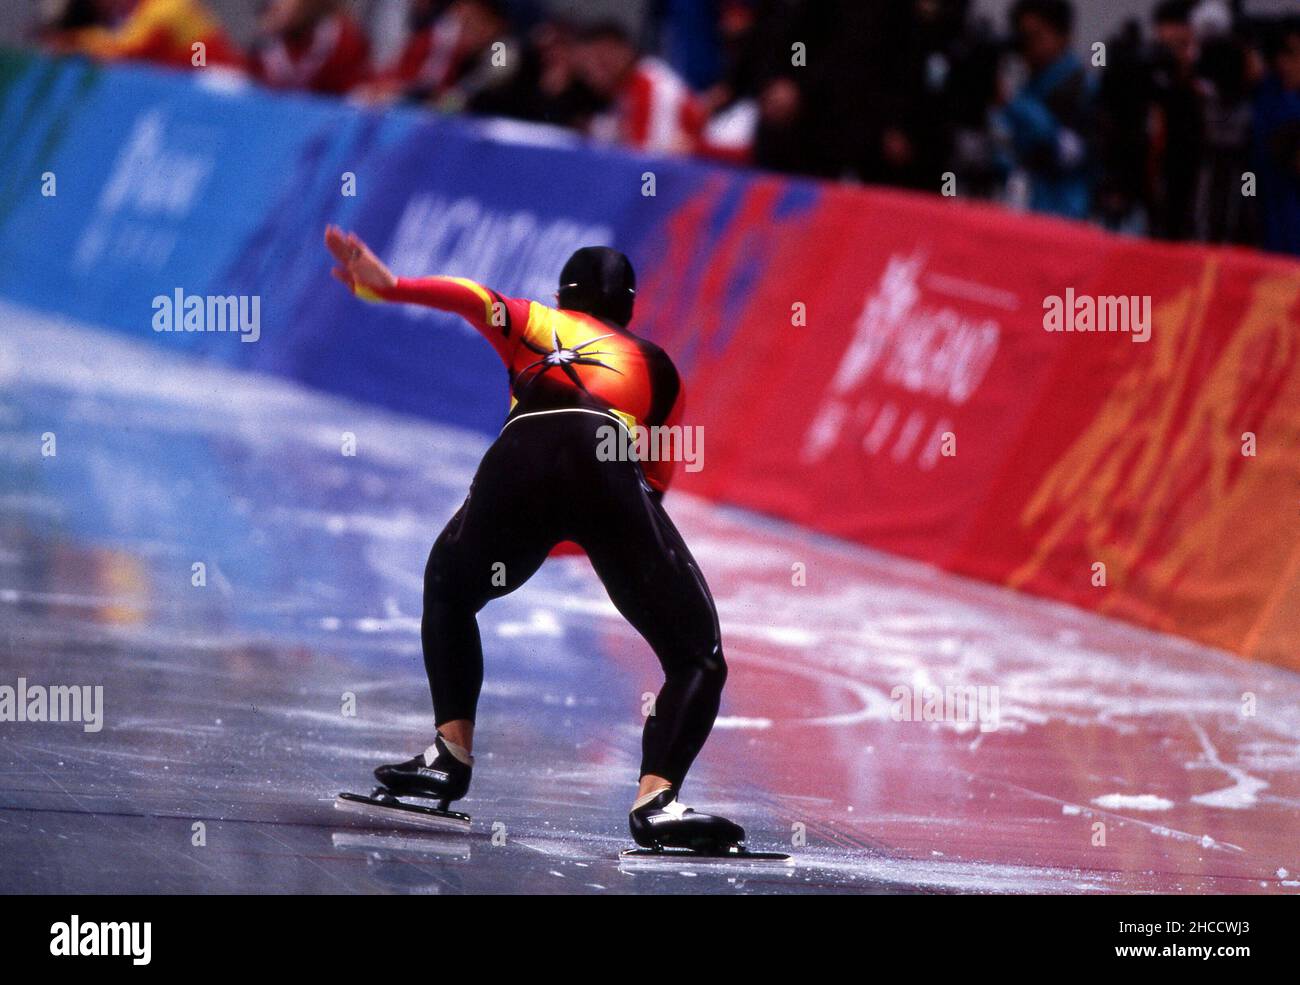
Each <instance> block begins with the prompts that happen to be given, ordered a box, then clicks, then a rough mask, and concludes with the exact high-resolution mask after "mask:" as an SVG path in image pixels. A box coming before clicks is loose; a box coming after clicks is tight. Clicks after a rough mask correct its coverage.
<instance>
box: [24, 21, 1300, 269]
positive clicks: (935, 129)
mask: <svg viewBox="0 0 1300 985" xmlns="http://www.w3.org/2000/svg"><path fill="white" fill-rule="evenodd" d="M52 7H53V9H52V11H51V12H50V14H49V17H48V19H47V21H46V22H45V23H44V24H43V26H42V29H41V38H42V40H43V42H44V43H45V44H47V45H48V46H50V47H52V48H54V49H56V50H61V51H74V52H82V53H85V54H89V55H91V56H94V57H99V58H106V59H107V58H134V59H145V60H150V61H154V62H160V63H164V64H168V65H174V66H178V67H191V66H195V65H196V64H201V65H203V66H214V65H220V66H223V67H225V68H226V69H228V70H235V71H240V72H244V73H246V74H247V75H249V76H251V77H252V78H254V79H256V80H257V81H258V82H260V83H262V84H264V85H267V86H271V87H275V88H280V89H297V90H306V91H311V92H317V93H324V94H331V95H337V96H342V97H346V98H349V99H353V100H357V101H361V102H364V103H368V104H394V103H405V104H413V105H421V106H427V107H430V108H432V109H435V110H438V111H441V112H468V113H475V114H485V115H493V116H506V117H514V118H517V119H522V120H528V121H534V122H537V123H544V124H550V125H554V126H558V127H565V128H570V129H574V130H578V131H581V132H582V133H585V134H587V135H588V136H589V137H590V138H592V139H594V140H598V141H610V142H617V143H621V144H624V145H627V146H630V147H634V148H638V149H641V150H644V151H649V152H652V153H664V154H696V155H701V156H705V157H710V158H714V159H720V160H725V161H731V162H737V163H748V164H754V165H757V166H759V167H763V168H767V169H771V170H775V171H781V172H786V173H794V174H806V175H814V176H820V177H825V178H831V179H838V180H848V181H861V182H869V183H874V184H884V185H894V186H900V187H905V188H912V189H919V190H929V191H933V192H943V191H945V190H946V191H948V192H949V193H952V192H955V193H956V194H959V195H962V196H968V197H979V198H990V199H997V200H1001V201H1006V202H1010V203H1012V204H1019V205H1023V206H1025V207H1028V208H1032V209H1036V210H1040V211H1044V212H1050V213H1055V214H1059V215H1065V216H1070V217H1075V218H1083V219H1092V220H1094V221H1097V222H1100V223H1103V224H1105V225H1106V226H1108V227H1111V228H1114V229H1119V230H1124V231H1129V232H1134V233H1141V234H1146V235H1151V236H1156V237H1161V238H1166V239H1174V240H1200V241H1205V242H1230V243H1245V244H1252V243H1253V244H1260V245H1263V246H1264V247H1266V248H1268V249H1272V250H1277V251H1282V252H1289V253H1294V254H1300V20H1280V21H1273V22H1266V23H1260V22H1254V21H1251V20H1249V19H1247V18H1245V17H1243V16H1241V15H1240V14H1239V13H1238V12H1237V11H1236V5H1234V4H1232V3H1230V2H1229V0H1166V2H1163V3H1161V4H1160V5H1159V6H1158V7H1157V9H1156V10H1155V13H1154V15H1153V16H1152V17H1151V18H1150V20H1149V22H1146V23H1143V22H1141V21H1139V20H1138V19H1136V18H1135V19H1132V20H1130V21H1129V22H1127V23H1126V24H1124V26H1123V27H1122V28H1121V29H1120V30H1119V31H1118V32H1117V33H1116V34H1115V35H1114V36H1112V37H1107V38H1097V39H1092V38H1080V37H1076V36H1075V35H1074V25H1073V10H1072V7H1071V4H1070V2H1069V0H1018V2H1016V3H1015V4H1014V5H1013V6H1012V8H1011V10H1010V13H1009V16H1008V18H1007V22H1006V23H1004V24H993V23H989V22H987V21H985V20H981V19H979V18H977V17H975V16H973V14H972V11H971V9H970V0H653V2H651V3H649V4H648V5H647V12H646V15H645V17H644V18H643V20H644V23H641V24H639V25H629V24H627V23H623V22H615V21H608V20H600V21H594V22H593V21H583V20H582V19H580V18H578V17H575V16H574V15H572V14H569V15H568V16H567V17H560V16H555V15H554V14H552V13H549V12H548V10H547V8H546V4H545V2H544V0H409V3H408V5H407V23H406V35H405V38H404V41H403V43H402V45H401V46H400V50H398V52H397V54H396V57H394V58H392V59H388V60H386V63H385V64H375V62H376V59H375V58H373V57H372V54H371V51H372V49H371V43H370V40H369V38H368V35H367V25H366V24H364V23H363V22H362V20H361V19H360V18H359V17H358V15H357V8H355V7H354V6H353V5H352V4H349V3H347V2H344V0H264V2H262V3H261V4H260V16H259V21H258V34H257V38H256V40H255V41H254V42H253V43H252V44H251V45H250V46H248V47H247V48H246V49H241V48H240V47H239V46H236V45H235V44H234V43H233V42H232V41H231V40H230V38H229V37H228V36H227V34H226V32H225V31H224V30H223V27H222V25H221V23H220V22H219V20H218V18H217V17H216V16H215V15H214V13H213V12H212V10H211V8H210V7H209V6H208V5H207V4H205V3H204V2H203V0H56V2H54V3H53V5H52ZM574 7H575V5H573V4H570V5H569V8H570V9H573V8H574ZM577 9H579V10H580V9H581V5H577ZM198 43H201V46H202V51H203V53H204V54H203V57H202V59H198V58H196V56H195V51H196V50H197V49H196V48H195V45H196V44H198Z"/></svg>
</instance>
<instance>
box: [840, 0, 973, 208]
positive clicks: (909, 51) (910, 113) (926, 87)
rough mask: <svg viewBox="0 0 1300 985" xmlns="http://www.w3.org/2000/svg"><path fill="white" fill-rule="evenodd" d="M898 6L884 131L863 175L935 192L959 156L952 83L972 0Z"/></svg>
mask: <svg viewBox="0 0 1300 985" xmlns="http://www.w3.org/2000/svg"><path fill="white" fill-rule="evenodd" d="M891 9H892V12H893V14H894V17H895V18H896V20H895V22H894V23H893V24H892V25H891V26H890V29H889V31H888V33H889V37H890V39H891V44H890V46H889V51H888V52H886V53H884V55H885V57H886V58H887V62H886V66H887V68H888V71H887V72H886V73H885V74H884V76H883V78H882V80H881V92H880V99H879V101H880V106H881V109H880V135H879V139H878V140H877V141H876V142H875V143H874V145H873V146H870V147H869V148H868V156H867V159H866V161H865V162H864V168H863V176H864V177H865V178H866V179H867V180H868V181H874V182H880V183H884V184H890V185H899V186H902V187H905V188H918V189H927V190H930V191H934V190H937V189H938V188H939V187H940V184H941V182H942V173H943V172H944V171H946V170H948V163H949V160H950V158H951V156H952V142H953V137H954V134H955V131H956V121H955V119H954V111H955V109H956V101H955V98H954V93H953V90H952V89H951V88H950V87H951V85H952V81H953V70H954V67H955V63H956V62H957V61H958V60H959V58H960V57H961V54H960V52H959V51H958V42H959V39H960V37H961V35H962V31H963V28H964V27H965V19H966V2H965V0H912V2H911V3H910V4H906V5H904V4H899V5H897V6H895V7H892V8H891Z"/></svg>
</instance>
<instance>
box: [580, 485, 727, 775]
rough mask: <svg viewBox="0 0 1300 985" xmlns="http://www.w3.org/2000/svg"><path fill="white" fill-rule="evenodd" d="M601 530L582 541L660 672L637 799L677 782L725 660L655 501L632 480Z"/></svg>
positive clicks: (700, 584) (711, 616) (700, 742)
mask: <svg viewBox="0 0 1300 985" xmlns="http://www.w3.org/2000/svg"><path fill="white" fill-rule="evenodd" d="M601 529H602V530H603V531H605V532H604V533H602V534H598V535H594V536H587V537H584V539H583V541H582V546H583V547H584V548H585V549H586V551H587V555H588V557H589V558H590V559H591V563H592V567H593V568H594V569H595V571H596V574H597V576H599V578H600V580H601V582H602V583H604V585H605V589H606V591H608V592H609V597H610V600H611V601H612V602H613V603H614V605H615V607H616V608H617V609H618V610H619V612H620V613H621V614H622V615H623V617H624V618H625V619H627V621H628V622H629V623H631V624H632V626H633V628H635V629H636V630H637V632H639V633H640V634H641V635H642V636H643V637H644V638H645V640H646V642H647V643H649V644H650V647H651V649H653V650H654V652H655V655H656V656H657V657H658V658H659V662H660V664H661V665H662V667H663V670H664V685H663V688H662V689H661V690H660V692H659V695H658V697H657V698H656V699H655V706H654V711H653V713H652V714H651V715H650V717H649V718H647V719H646V725H645V730H644V732H643V736H642V760H641V784H640V789H639V791H638V799H640V798H641V797H642V796H644V795H645V794H648V793H651V792H654V791H657V790H660V789H662V788H664V787H669V786H671V787H673V788H674V789H678V788H680V787H681V784H682V781H683V780H684V779H685V777H686V773H687V771H688V770H689V769H690V767H691V764H692V763H693V762H694V761H695V757H696V756H697V755H698V754H699V752H700V750H701V749H702V748H703V746H704V742H705V740H706V739H708V737H709V733H710V732H711V731H712V729H713V722H714V720H715V719H716V718H717V715H718V708H719V706H720V704H721V701H722V687H723V685H724V684H725V683H726V680H727V664H726V660H725V659H724V657H723V654H722V640H721V634H720V632H719V629H718V615H717V610H716V609H715V608H714V604H713V597H712V596H711V595H710V594H709V590H708V587H707V585H706V584H705V581H704V575H703V574H702V573H701V572H700V569H699V566H698V565H697V564H696V562H695V559H694V558H693V557H692V556H691V552H690V551H689V550H688V549H687V547H686V544H685V542H684V541H683V540H682V538H681V535H680V534H679V533H678V532H677V528H676V527H675V526H673V522H672V521H671V520H670V519H669V518H668V514H667V513H666V512H665V511H664V509H663V507H662V506H661V505H660V504H659V503H658V502H657V501H656V500H655V499H654V498H652V496H651V495H650V494H649V493H648V491H646V490H645V489H644V488H643V487H642V486H641V485H640V484H639V483H638V484H637V487H636V496H635V499H634V501H633V502H632V503H631V504H630V505H629V507H628V508H627V509H626V510H625V511H624V512H623V513H622V514H621V515H620V516H619V517H617V518H616V519H613V520H609V521H607V523H606V524H605V525H603V526H602V528H601Z"/></svg>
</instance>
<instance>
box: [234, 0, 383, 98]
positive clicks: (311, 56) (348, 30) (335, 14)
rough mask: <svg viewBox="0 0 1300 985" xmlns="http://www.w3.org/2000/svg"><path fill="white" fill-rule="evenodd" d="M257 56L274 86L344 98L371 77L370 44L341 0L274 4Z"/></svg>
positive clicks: (255, 62) (256, 68)
mask: <svg viewBox="0 0 1300 985" xmlns="http://www.w3.org/2000/svg"><path fill="white" fill-rule="evenodd" d="M251 58H252V68H253V73H254V75H256V77H257V78H258V80H259V81H261V82H263V83H264V84H266V85H268V86H271V87H273V88H276V89H302V90H306V91H309V92H319V93H327V94H330V95H341V94H343V93H345V92H347V91H348V90H349V89H352V88H353V87H354V86H356V85H358V84H360V83H361V82H362V81H364V80H365V78H366V76H367V75H368V74H369V71H370V68H369V60H370V43H369V41H368V40H367V39H366V35H365V33H364V32H363V31H362V30H361V27H360V26H359V25H358V24H357V22H356V21H355V20H354V19H353V18H352V16H351V14H349V13H348V12H347V11H346V10H344V9H343V6H342V4H341V3H339V2H338V0H269V2H268V3H267V4H266V7H265V9H264V10H263V12H262V17H261V21H260V23H259V39H258V41H257V43H256V45H255V46H254V48H253V52H252V56H251Z"/></svg>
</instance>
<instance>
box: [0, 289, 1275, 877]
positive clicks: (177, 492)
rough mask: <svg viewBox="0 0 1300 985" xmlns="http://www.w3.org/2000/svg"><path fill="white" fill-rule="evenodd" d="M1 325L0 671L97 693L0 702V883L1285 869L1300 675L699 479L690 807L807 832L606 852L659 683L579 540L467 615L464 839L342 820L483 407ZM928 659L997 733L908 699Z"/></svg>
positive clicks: (419, 711) (410, 677)
mask: <svg viewBox="0 0 1300 985" xmlns="http://www.w3.org/2000/svg"><path fill="white" fill-rule="evenodd" d="M0 322H2V323H3V324H4V330H3V333H2V334H0V664H2V666H3V674H2V676H0V685H9V686H14V685H15V684H16V681H17V678H19V677H23V678H25V679H26V681H27V682H28V683H29V684H35V685H102V686H103V689H104V690H103V701H104V708H103V715H104V718H103V728H102V730H101V731H98V732H88V731H86V730H85V728H84V727H83V726H82V725H79V724H76V723H62V724H52V723H34V722H4V723H0V891H4V892H9V893H13V892H67V893H95V892H220V893H230V892H237V893H246V892H253V893H277V892H299V893H302V892H325V893H337V892H363V893H387V892H397V893H456V892H492V891H496V892H511V891H516V892H532V893H660V892H735V893H773V892H809V893H819V892H846V891H847V892H883V893H895V892H1052V893H1111V892H1179V893H1215V892H1230V893H1256V892H1258V893H1269V892H1271V893H1277V892H1283V893H1295V892H1296V891H1297V889H1300V820H1298V818H1300V677H1298V676H1297V675H1295V674H1291V673H1289V672H1286V671H1283V670H1280V669H1275V668H1272V667H1268V666H1262V665H1258V664H1250V663H1248V662H1245V661H1242V660H1239V659H1235V658H1231V657H1230V656H1228V655H1227V654H1224V653H1220V652H1218V651H1214V650H1209V649H1206V648H1204V647H1199V646H1196V645H1193V644H1191V643H1188V642H1185V641H1182V640H1179V639H1175V638H1170V637H1164V636H1161V635H1158V634H1155V633H1151V632H1146V631H1143V630H1139V629H1136V628H1133V627H1130V626H1127V625H1122V624H1117V623H1113V622H1110V621H1107V620H1104V619H1101V618H1097V617H1094V616H1092V615H1089V614H1086V613H1083V612H1080V611H1076V610H1073V609H1070V608H1067V607H1064V606H1061V605H1057V604H1054V603H1051V602H1047V601H1043V600H1040V599H1035V598H1030V597H1028V596H1023V595H1017V594H1015V593H1012V592H1009V591H1005V590H1002V589H999V588H995V587H992V586H987V585H983V584H979V583H975V582H971V581H966V580H963V579H959V578H955V577H952V576H949V575H946V574H941V573H938V572H936V571H934V570H932V569H930V568H928V567H924V566H921V565H918V564H914V563H912V562H908V561H903V560H899V559H896V558H891V557H887V556H884V555H881V554H877V553H874V552H871V551H868V550H865V549H863V548H859V547H855V546H849V545H844V544H839V543H836V542H832V541H829V540H827V539H825V538H821V537H817V536H813V535H810V534H808V533H806V532H803V531H800V530H798V529H796V528H792V527H789V526H786V525H782V524H779V523H776V522H774V521H771V520H767V519H762V518H758V517H754V516H752V515H749V514H745V513H742V512H738V511H733V510H727V509H723V508H719V507H716V506H713V505H710V504H708V503H705V502H702V501H699V500H695V499H692V498H690V497H688V496H685V495H683V494H673V495H672V496H670V497H669V500H668V505H669V508H670V511H671V512H672V514H673V515H674V518H675V519H676V520H677V522H678V524H679V526H680V527H681V529H682V532H683V534H684V535H685V537H686V540H687V542H688V543H689V544H690V545H691V547H692V549H693V551H694V553H695V554H696V556H697V558H698V559H699V561H700V563H701V565H702V566H703V568H704V571H705V573H706V575H707V576H708V578H709V580H710V582H711V584H712V588H713V591H714V594H715V596H716V598H717V602H718V608H719V613H720V616H721V622H722V629H723V639H724V645H725V647H726V653H727V657H728V660H729V663H730V665H731V677H730V681H729V683H728V687H727V693H726V696H725V698H724V705H723V716H724V717H723V718H722V720H721V721H719V723H718V728H717V730H716V731H715V732H714V735H713V738H712V739H711V740H710V743H709V745H708V747H707V748H706V750H705V753H704V755H703V756H702V758H701V760H700V761H699V763H698V764H697V766H696V769H695V771H694V772H693V773H692V776H691V778H690V781H689V782H688V784H687V787H686V789H685V791H684V797H683V799H684V800H685V801H687V802H688V803H691V804H693V805H695V806H697V807H699V808H701V809H705V810H709V809H716V810H718V811H720V812H722V813H725V814H728V815H730V816H732V817H734V818H735V819H736V820H738V821H740V822H741V823H742V824H744V825H745V826H746V828H747V829H748V831H749V843H750V846H751V847H753V848H756V849H766V850H783V851H787V852H790V853H791V854H792V856H793V864H791V865H788V866H783V867H773V866H767V867H758V866H742V865H710V866H705V865H699V864H693V863H692V864H682V865H677V866H664V865H662V864H661V865H658V866H637V865H632V864H628V863H621V862H620V860H619V858H618V852H619V850H620V849H622V848H624V847H627V845H628V843H629V842H628V836H627V824H626V810H627V807H628V805H629V802H630V799H631V796H632V792H633V789H634V784H635V779H636V776H635V774H636V767H637V763H638V758H639V738H640V725H641V708H642V703H643V697H642V696H643V695H644V694H645V693H646V692H653V691H655V690H657V688H658V684H659V680H660V678H659V672H658V665H657V663H656V662H655V660H654V658H653V656H652V654H651V653H650V651H649V649H648V648H647V647H646V646H645V644H644V643H642V642H641V640H640V639H639V638H638V637H636V636H635V634H633V633H632V632H631V630H630V629H629V628H627V627H626V626H625V625H624V624H623V623H622V621H621V620H620V618H619V617H618V616H617V614H616V613H615V611H614V609H613V608H612V606H611V605H610V604H609V603H608V601H607V600H606V598H605V596H604V593H603V591H602V589H601V586H600V584H599V583H598V582H597V581H596V579H595V577H594V575H592V573H591V571H590V568H589V567H588V566H587V563H586V561H585V560H583V559H574V558H568V559H553V560H551V561H549V562H548V563H547V564H546V565H545V566H544V568H543V569H542V571H541V572H540V573H539V574H538V575H537V577H535V578H534V579H533V581H531V582H530V583H529V584H528V585H527V586H526V587H525V588H524V589H522V590H521V591H519V592H517V593H515V594H514V595H512V596H510V597H508V598H506V599H503V600H501V601H499V602H497V603H494V604H492V605H490V606H489V607H488V608H487V609H486V610H485V611H484V612H483V614H482V615H481V616H480V624H481V627H482V632H483V638H484V647H485V654H486V663H487V683H486V687H485V691H484V699H483V703H482V705H481V708H480V717H479V731H478V735H477V737H476V749H475V752H476V755H477V760H478V762H477V768H476V770H475V778H474V787H473V789H472V790H471V792H470V795H469V797H468V798H467V799H466V800H464V801H462V802H460V803H459V805H458V807H459V808H460V809H463V810H465V811H467V812H468V813H470V814H472V815H473V827H472V831H471V833H470V835H469V836H468V837H463V836H446V835H436V834H427V833H418V832H406V833H402V834H400V835H397V834H384V833H381V832H376V831H370V830H366V829H363V828H359V827H356V826H354V825H349V824H348V823H347V821H346V818H345V816H344V815H341V814H339V813H338V812H336V811H334V810H333V809H332V806H331V803H332V799H333V797H334V795H335V793H337V792H338V791H339V790H344V789H353V790H359V791H363V792H364V791H365V790H368V789H369V786H370V784H369V773H370V770H371V768H372V767H373V766H375V765H376V764H378V763H380V762H388V761H394V760H396V759H398V758H403V759H404V758H407V757H409V756H411V755H413V754H414V753H416V752H417V751H418V750H420V749H422V748H423V747H424V746H425V745H426V744H427V743H428V741H429V740H430V738H431V735H432V718H431V706H430V700H429V695H428V691H427V686H426V683H425V679H424V673H423V666H422V663H421V659H420V651H419V639H418V625H419V616H420V584H421V582H420V576H421V571H422V569H423V565H424V560H425V557H426V555H427V552H428V549H429V546H430V544H431V543H432V541H433V539H434V537H435V536H436V535H437V533H438V531H439V530H440V529H441V526H442V524H443V523H444V522H445V520H446V519H447V518H448V517H449V516H450V515H451V513H452V512H453V511H454V509H455V508H456V506H457V505H458V504H459V502H460V500H461V498H462V497H463V496H464V493H465V491H466V489H467V487H468V484H469V480H470V477H471V475H472V473H473V469H474V466H475V464H476V462H477V458H478V456H479V454H480V453H481V451H482V450H483V448H484V447H485V444H486V441H485V439H484V438H482V437H481V436H478V435H469V434H466V433H464V432H459V431H456V430H453V429H449V428H445V427H440V426H436V425H433V424H430V423H427V422H423V421H418V420H414V419H411V418H403V417H398V416H395V415H392V414H388V413H385V412H380V411H377V410H374V409H372V408H368V407H365V406H362V405H359V404H353V403H348V402H345V401H341V400H337V399H334V398H331V397H328V396H324V395H322V394H319V393H315V392H311V391H308V390H305V389H303V388H300V387H298V386H295V385H293V384H291V383H288V382H285V381H283V380H279V379H274V378H269V377H261V376H252V375H247V374H240V373H235V372H232V371H229V370H225V369H217V368H213V367H211V366H206V365H203V364H200V363H197V362H193V361H190V360H188V359H186V358H184V357H181V356H178V355H172V354H171V353H169V352H167V351H166V350H165V348H163V347H161V346H155V345H145V344H141V343H137V342H133V341H128V340H126V339H124V338H123V337H121V336H113V335H108V334H102V333H99V332H96V331H93V330H91V329H89V328H87V327H85V326H79V325H75V324H70V323H66V322H58V321H53V320H50V319H48V318H45V317H44V316H38V315H35V314H33V313H32V312H29V311H26V310H23V309H18V308H15V307H13V306H10V305H0ZM221 344H233V345H238V344H239V343H238V342H237V341H236V340H234V339H230V340H222V341H221ZM484 385H485V386H501V385H502V381H501V380H490V381H485V382H484ZM347 434H351V435H354V436H355V445H356V454H355V455H354V456H349V455H345V454H343V450H342V449H343V445H344V442H345V435H347ZM47 435H52V436H53V438H54V441H55V445H54V448H55V452H56V453H55V454H54V455H52V456H51V455H44V454H42V448H43V445H45V446H46V447H47V449H48V445H49V441H48V438H46V437H45V436H47ZM706 464H707V463H706ZM195 564H202V565H204V566H205V574H206V584H205V585H203V586H195V585H194V584H192V580H193V571H194V568H193V566H194V565H195ZM796 564H802V565H804V566H805V570H806V582H807V583H806V585H803V586H797V585H794V584H792V566H794V565H796ZM945 685H974V686H988V687H996V688H997V689H998V690H997V695H998V704H997V712H998V714H997V721H996V723H995V724H996V725H997V727H996V728H981V726H980V724H978V723H973V722H954V721H946V722H924V721H923V722H903V721H895V720H894V716H893V715H892V714H891V712H892V709H893V707H894V706H893V702H892V701H891V692H893V690H894V689H895V688H896V687H900V686H902V687H907V688H911V689H913V690H914V691H915V690H917V689H920V690H922V691H924V689H925V688H933V687H939V688H942V687H944V686H945ZM349 696H351V698H352V699H354V705H355V709H354V710H355V713H354V714H349V713H348V712H349V711H351V710H353V709H352V707H351V705H352V704H353V700H350V697H349ZM1252 711H1253V714H1250V713H1249V712H1252ZM989 724H994V723H989Z"/></svg>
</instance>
